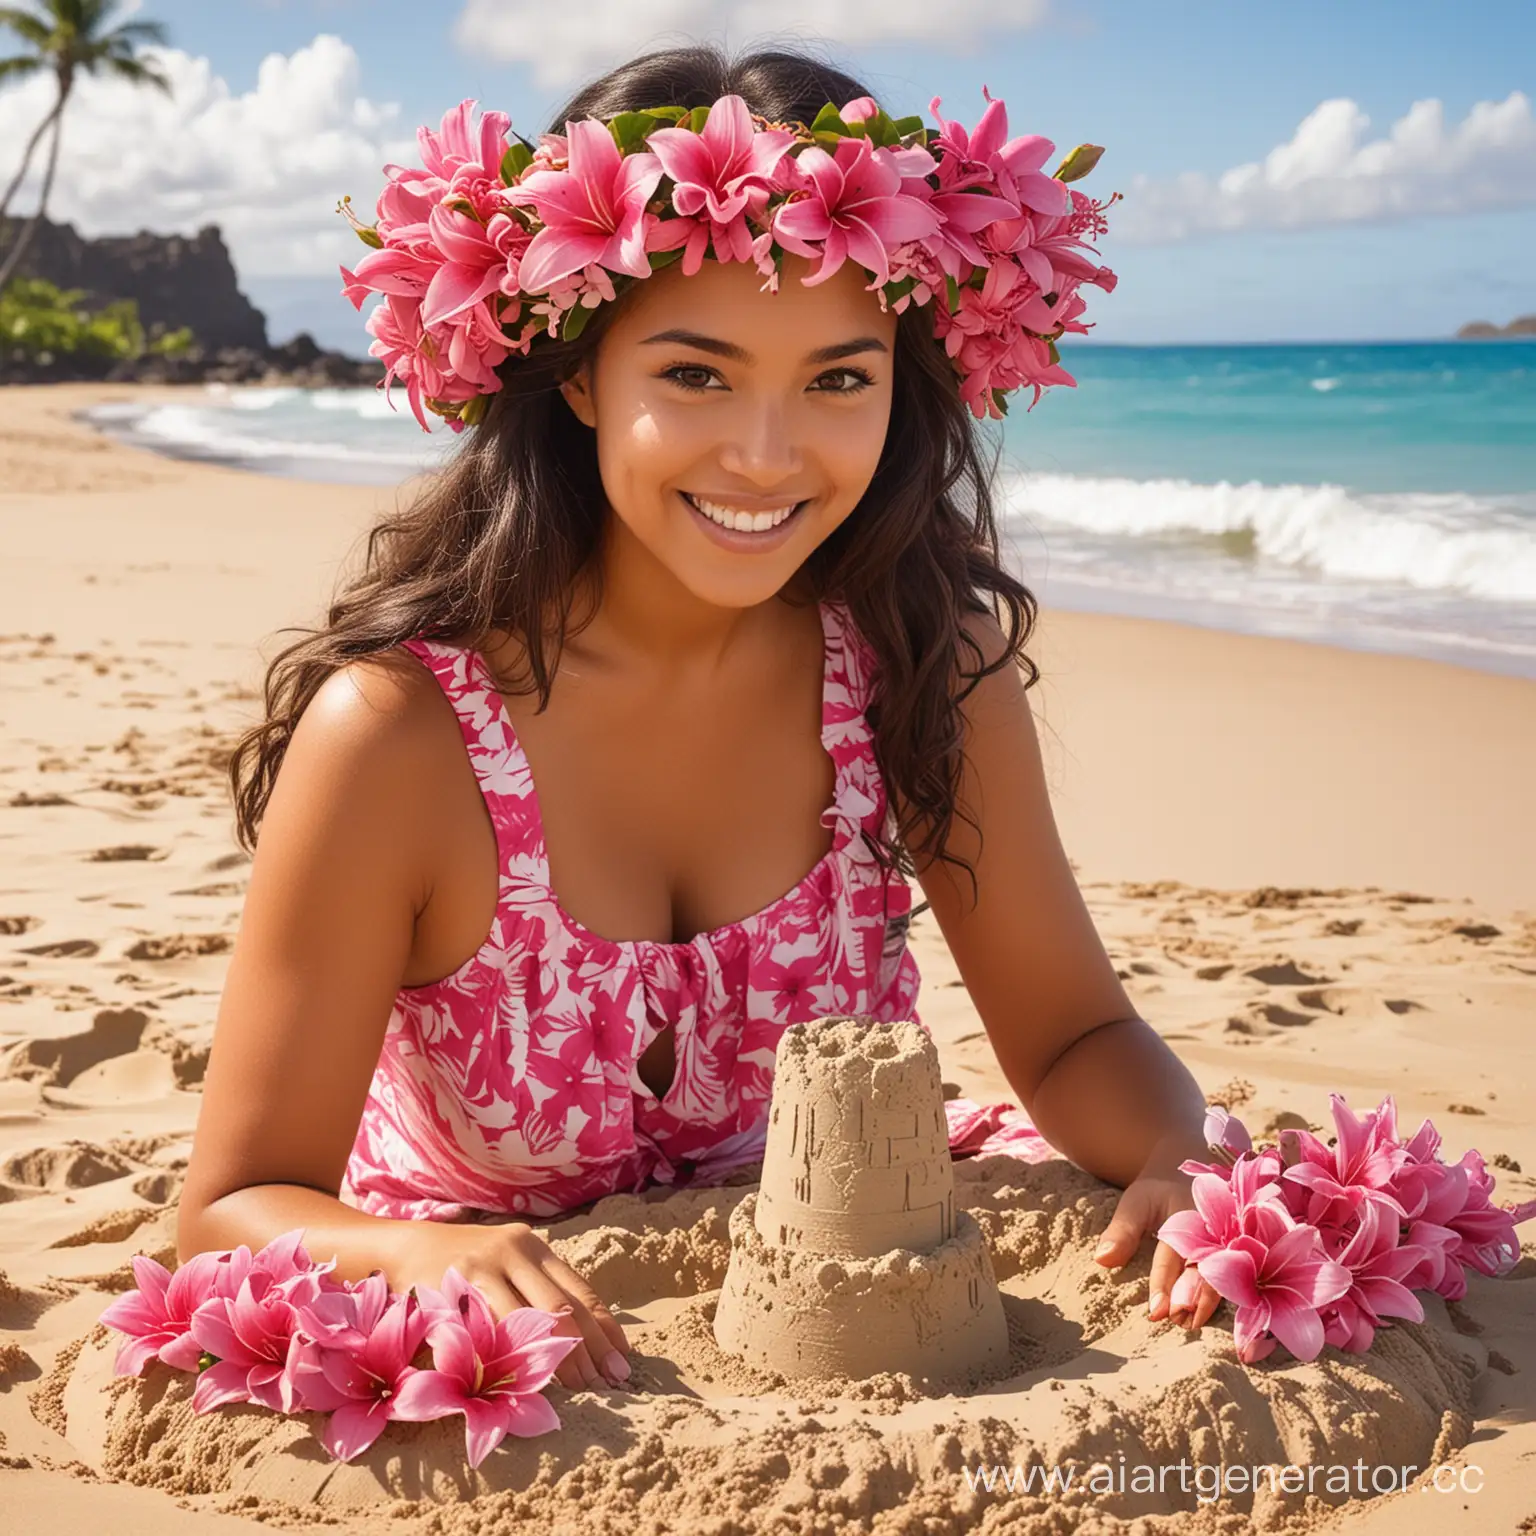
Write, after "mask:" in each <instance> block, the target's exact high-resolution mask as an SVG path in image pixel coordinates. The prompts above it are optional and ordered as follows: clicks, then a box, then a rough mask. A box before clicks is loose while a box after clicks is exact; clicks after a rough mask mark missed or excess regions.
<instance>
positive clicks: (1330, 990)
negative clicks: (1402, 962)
mask: <svg viewBox="0 0 1536 1536" xmlns="http://www.w3.org/2000/svg"><path fill="white" fill-rule="evenodd" d="M1296 1001H1297V1002H1298V1003H1299V1004H1300V1005H1301V1006H1302V1007H1303V1008H1316V1009H1319V1010H1320V1011H1322V1012H1324V1013H1336V1014H1340V1015H1344V1014H1369V1013H1375V1012H1376V1010H1377V1009H1378V1008H1385V1009H1386V1010H1387V1012H1388V1013H1399V1014H1401V1013H1415V1012H1417V1013H1423V1012H1425V1011H1426V1005H1425V1004H1423V1003H1418V1002H1415V1001H1414V1000H1413V999H1412V998H1411V997H1382V996H1381V995H1380V993H1378V992H1374V991H1372V990H1371V989H1370V988H1368V987H1314V988H1313V989H1312V990H1310V991H1307V992H1298V993H1297V994H1296Z"/></svg>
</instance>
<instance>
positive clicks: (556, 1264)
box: [389, 1221, 629, 1391]
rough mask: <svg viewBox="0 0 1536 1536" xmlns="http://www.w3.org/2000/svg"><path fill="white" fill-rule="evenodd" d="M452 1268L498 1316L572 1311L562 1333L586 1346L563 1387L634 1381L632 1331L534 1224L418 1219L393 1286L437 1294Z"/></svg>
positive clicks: (561, 1370) (563, 1372)
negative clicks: (630, 1377)
mask: <svg viewBox="0 0 1536 1536" xmlns="http://www.w3.org/2000/svg"><path fill="white" fill-rule="evenodd" d="M450 1267H451V1268H453V1269H456V1270H458V1272H459V1273H460V1274H461V1275H463V1277H464V1278H465V1279H466V1280H468V1281H471V1282H472V1283H473V1284H475V1285H476V1286H478V1287H479V1288H480V1290H481V1292H482V1293H483V1294H484V1296H485V1299H486V1300H487V1301H488V1302H489V1303H490V1304H491V1310H492V1311H493V1312H494V1313H495V1314H496V1316H497V1317H504V1316H506V1314H507V1313H508V1312H512V1311H515V1310H516V1309H517V1308H518V1307H538V1308H539V1309H540V1310H542V1311H545V1312H564V1313H565V1315H564V1316H562V1318H561V1321H560V1323H559V1325H558V1326H557V1327H556V1329H555V1332H556V1333H557V1334H563V1335H565V1336H567V1337H570V1336H572V1335H574V1336H575V1337H577V1338H579V1339H580V1340H581V1342H580V1343H579V1344H578V1345H577V1346H576V1348H575V1349H573V1350H572V1351H571V1352H570V1353H569V1354H568V1355H567V1356H566V1357H565V1359H564V1360H562V1361H561V1362H560V1365H559V1367H558V1368H557V1369H556V1371H555V1376H556V1379H557V1380H558V1381H559V1382H560V1384H561V1385H562V1386H566V1387H570V1388H571V1389H572V1390H573V1391H580V1390H581V1389H582V1388H583V1387H592V1386H597V1385H598V1384H599V1383H602V1382H604V1381H605V1380H606V1381H607V1383H609V1384H611V1385H615V1386H616V1385H617V1384H618V1383H619V1382H621V1381H623V1380H625V1379H626V1378H627V1377H628V1375H629V1361H628V1360H626V1359H625V1355H626V1354H627V1353H628V1351H629V1340H628V1339H626V1338H625V1337H624V1330H623V1329H622V1328H620V1327H619V1325H618V1323H617V1322H616V1321H615V1320H614V1316H613V1314H612V1313H611V1312H610V1311H609V1310H608V1308H607V1306H606V1305H604V1303H603V1302H602V1300H601V1299H600V1298H599V1297H598V1295H597V1292H596V1291H594V1290H593V1289H592V1287H591V1286H590V1285H588V1284H587V1282H586V1281H585V1280H584V1279H582V1277H581V1276H580V1275H578V1274H577V1273H576V1271H575V1270H574V1269H572V1268H571V1266H570V1265H569V1264H567V1263H566V1262H565V1261H564V1260H563V1259H561V1258H560V1257H558V1256H557V1255H556V1253H555V1252H554V1250H553V1249H552V1248H551V1247H550V1246H549V1244H548V1243H546V1242H545V1241H544V1240H543V1239H542V1238H541V1237H539V1236H537V1235H536V1234H535V1232H534V1230H533V1228H532V1227H530V1226H529V1225H528V1223H527V1222H525V1221H514V1222H507V1223H505V1224H501V1223H498V1224H497V1225H494V1226H461V1225H459V1224H458V1223H456V1222H430V1221H422V1222H415V1223H413V1224H412V1226H411V1228H410V1230H409V1233H408V1234H407V1236H406V1237H405V1238H404V1240H403V1243H402V1251H401V1254H400V1261H399V1263H398V1264H397V1265H396V1266H395V1268H394V1272H393V1273H392V1274H391V1275H390V1277H389V1278H390V1283H391V1284H392V1285H393V1286H394V1288H395V1289H396V1290H405V1289H406V1288H407V1287H409V1286H412V1285H425V1286H430V1287H432V1288H433V1289H436V1288H437V1287H438V1286H440V1285H441V1284H442V1282H443V1275H444V1273H445V1272H446V1271H447V1270H448V1269H449V1268H450ZM567 1309H568V1310H567Z"/></svg>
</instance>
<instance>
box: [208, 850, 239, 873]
mask: <svg viewBox="0 0 1536 1536" xmlns="http://www.w3.org/2000/svg"><path fill="white" fill-rule="evenodd" d="M250 862H251V856H250V854H248V853H226V854H224V855H223V857H221V858H217V859H214V860H213V862H212V863H210V864H206V865H204V866H203V867H204V868H205V869H207V870H208V871H209V872H210V873H211V874H215V875H222V874H223V873H224V871H225V870H228V869H239V867H240V866H241V865H242V864H249V863H250Z"/></svg>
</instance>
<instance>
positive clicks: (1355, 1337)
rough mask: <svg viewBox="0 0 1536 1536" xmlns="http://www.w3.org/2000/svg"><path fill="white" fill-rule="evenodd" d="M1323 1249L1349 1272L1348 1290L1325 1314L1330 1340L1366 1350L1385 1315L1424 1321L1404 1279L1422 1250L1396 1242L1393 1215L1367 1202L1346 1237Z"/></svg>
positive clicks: (1421, 1311)
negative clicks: (1356, 1223)
mask: <svg viewBox="0 0 1536 1536" xmlns="http://www.w3.org/2000/svg"><path fill="white" fill-rule="evenodd" d="M1325 1248H1326V1249H1328V1250H1329V1251H1331V1252H1332V1254H1333V1258H1334V1259H1335V1261H1336V1262H1338V1263H1339V1264H1342V1265H1343V1266H1344V1268H1345V1269H1347V1270H1348V1271H1349V1272H1350V1276H1351V1284H1350V1288H1349V1290H1348V1291H1347V1292H1346V1293H1345V1294H1344V1295H1343V1296H1341V1297H1339V1299H1338V1300H1337V1301H1336V1302H1334V1303H1333V1307H1334V1313H1333V1316H1332V1317H1331V1318H1330V1316H1329V1314H1328V1313H1327V1312H1325V1313H1324V1315H1323V1321H1324V1335H1325V1337H1326V1338H1327V1341H1328V1343H1330V1344H1334V1345H1337V1346H1339V1347H1341V1348H1349V1349H1354V1350H1365V1349H1368V1348H1369V1347H1370V1343H1371V1339H1372V1337H1373V1336H1374V1334H1375V1330H1376V1328H1377V1327H1378V1326H1379V1325H1380V1323H1381V1321H1382V1319H1383V1318H1388V1317H1406V1318H1407V1319H1408V1320H1409V1321H1410V1322H1414V1323H1422V1322H1423V1321H1424V1308H1423V1305H1422V1304H1421V1303H1420V1301H1419V1298H1418V1297H1417V1296H1415V1295H1414V1294H1413V1292H1412V1291H1411V1290H1409V1289H1408V1287H1407V1286H1406V1285H1405V1284H1404V1283H1403V1282H1404V1280H1405V1279H1406V1278H1407V1277H1408V1276H1410V1275H1411V1274H1412V1273H1413V1271H1414V1270H1415V1269H1417V1268H1418V1266H1419V1264H1420V1261H1421V1259H1422V1258H1423V1250H1422V1249H1418V1248H1415V1247H1414V1246H1413V1245H1412V1244H1408V1245H1405V1246H1402V1247H1399V1246H1398V1224H1397V1218H1396V1217H1395V1216H1394V1215H1393V1214H1392V1213H1391V1212H1389V1211H1387V1210H1386V1209H1385V1208H1384V1207H1383V1206H1381V1205H1379V1204H1378V1203H1377V1202H1376V1201H1374V1200H1369V1201H1367V1202H1366V1203H1365V1204H1364V1205H1363V1206H1361V1207H1360V1221H1359V1225H1358V1226H1357V1227H1356V1228H1355V1230H1354V1232H1353V1234H1352V1235H1351V1236H1350V1237H1349V1239H1348V1240H1347V1241H1346V1242H1344V1243H1342V1244H1341V1245H1337V1246H1335V1245H1334V1244H1330V1243H1328V1242H1327V1241H1326V1240H1325Z"/></svg>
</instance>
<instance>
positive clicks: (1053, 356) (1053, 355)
mask: <svg viewBox="0 0 1536 1536" xmlns="http://www.w3.org/2000/svg"><path fill="white" fill-rule="evenodd" d="M1045 350H1046V354H1047V355H1048V356H1049V357H1050V360H1051V362H1052V363H1059V362H1060V361H1061V353H1060V352H1059V351H1058V350H1057V347H1056V343H1055V342H1054V341H1048V342H1046V344H1045Z"/></svg>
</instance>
